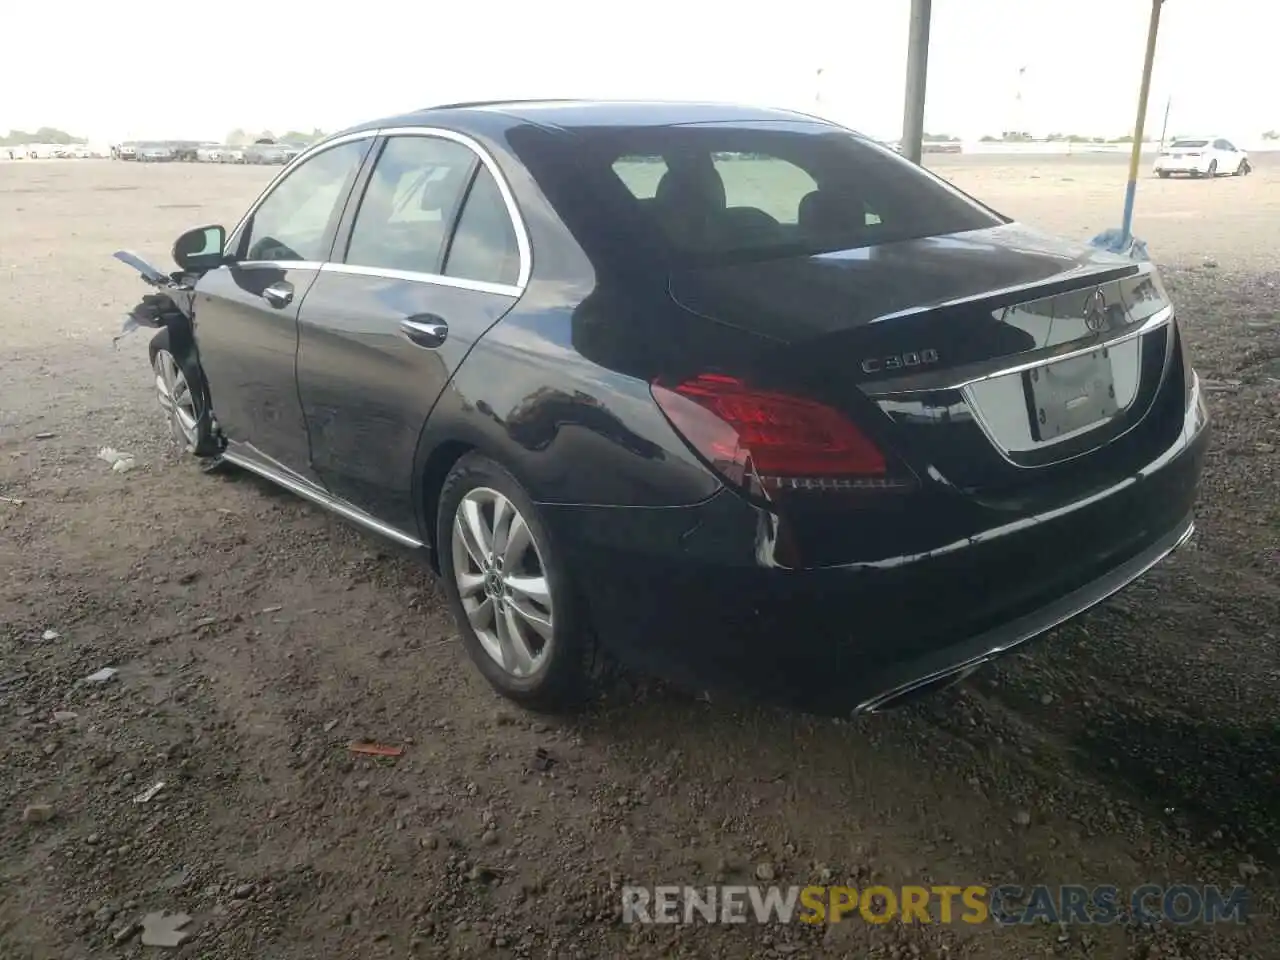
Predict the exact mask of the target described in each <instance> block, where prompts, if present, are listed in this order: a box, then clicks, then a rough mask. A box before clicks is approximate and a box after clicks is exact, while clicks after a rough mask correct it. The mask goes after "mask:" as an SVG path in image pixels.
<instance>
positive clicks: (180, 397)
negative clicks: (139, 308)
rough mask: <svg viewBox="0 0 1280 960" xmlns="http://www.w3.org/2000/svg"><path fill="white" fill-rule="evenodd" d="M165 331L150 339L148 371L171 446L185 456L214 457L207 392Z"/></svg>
mask: <svg viewBox="0 0 1280 960" xmlns="http://www.w3.org/2000/svg"><path fill="white" fill-rule="evenodd" d="M170 341H171V338H170V334H169V330H168V328H167V327H166V328H165V329H163V330H161V331H160V332H159V333H157V334H156V335H155V336H154V337H152V338H151V348H150V353H151V370H152V372H153V373H154V374H155V384H156V399H157V400H159V402H160V409H161V410H163V411H164V412H165V415H166V416H167V417H168V419H169V432H170V433H171V434H172V436H173V439H174V442H175V443H177V444H178V445H179V446H180V447H182V449H183V450H184V451H186V452H187V453H194V454H195V455H196V456H200V457H207V456H212V455H213V454H215V453H217V446H216V444H215V443H214V440H213V431H212V429H211V417H210V413H209V401H208V391H207V390H206V389H205V384H204V377H203V376H202V375H201V373H200V371H199V369H198V368H192V367H191V366H190V364H187V363H184V362H183V361H182V360H180V359H179V357H178V355H177V354H176V353H175V352H174V347H173V345H172V344H171V342H170Z"/></svg>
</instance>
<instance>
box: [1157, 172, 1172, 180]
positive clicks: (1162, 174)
mask: <svg viewBox="0 0 1280 960" xmlns="http://www.w3.org/2000/svg"><path fill="white" fill-rule="evenodd" d="M1156 175H1157V176H1159V177H1160V179H1161V180H1168V179H1169V171H1168V170H1157V171H1156Z"/></svg>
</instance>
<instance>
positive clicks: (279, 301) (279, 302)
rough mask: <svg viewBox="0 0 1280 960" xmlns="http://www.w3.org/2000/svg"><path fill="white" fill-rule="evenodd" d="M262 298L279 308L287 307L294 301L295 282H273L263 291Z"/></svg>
mask: <svg viewBox="0 0 1280 960" xmlns="http://www.w3.org/2000/svg"><path fill="white" fill-rule="evenodd" d="M262 299H263V300H265V301H267V303H269V304H271V305H272V306H273V307H276V308H277V309H279V308H280V307H287V306H288V305H289V304H291V303H293V284H292V283H289V281H287V280H280V281H278V282H276V283H273V284H271V286H269V287H267V288H266V289H265V290H263V291H262Z"/></svg>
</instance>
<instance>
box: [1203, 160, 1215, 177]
mask: <svg viewBox="0 0 1280 960" xmlns="http://www.w3.org/2000/svg"><path fill="white" fill-rule="evenodd" d="M1217 175H1218V161H1217V160H1210V161H1209V172H1208V173H1206V174H1205V176H1207V177H1216V176H1217Z"/></svg>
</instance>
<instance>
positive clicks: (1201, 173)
mask: <svg viewBox="0 0 1280 960" xmlns="http://www.w3.org/2000/svg"><path fill="white" fill-rule="evenodd" d="M1252 169H1253V168H1252V167H1251V166H1249V154H1247V153H1245V151H1243V150H1241V149H1239V148H1238V147H1236V146H1235V145H1234V144H1233V143H1232V142H1231V141H1230V140H1227V139H1226V138H1224V137H1182V138H1180V139H1178V140H1175V141H1173V143H1171V144H1169V146H1168V147H1167V148H1166V149H1165V150H1163V151H1162V152H1161V154H1160V156H1158V157H1157V158H1156V163H1155V167H1154V170H1155V172H1156V174H1158V175H1159V176H1161V177H1168V176H1172V175H1173V174H1175V173H1185V174H1187V175H1188V176H1192V177H1220V176H1223V175H1224V174H1229V175H1230V176H1233V177H1239V176H1243V175H1244V174H1246V173H1248V172H1249V171H1250V170H1252Z"/></svg>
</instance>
